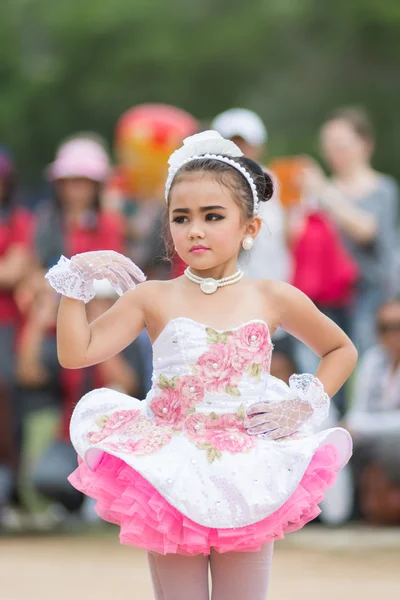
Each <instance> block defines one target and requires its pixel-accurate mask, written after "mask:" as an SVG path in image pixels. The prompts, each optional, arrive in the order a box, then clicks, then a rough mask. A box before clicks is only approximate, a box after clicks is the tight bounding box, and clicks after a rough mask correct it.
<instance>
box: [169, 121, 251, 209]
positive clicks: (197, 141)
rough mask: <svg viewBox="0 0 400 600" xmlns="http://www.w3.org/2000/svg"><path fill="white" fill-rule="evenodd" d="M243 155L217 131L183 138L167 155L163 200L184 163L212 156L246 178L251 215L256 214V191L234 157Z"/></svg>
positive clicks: (247, 173)
mask: <svg viewBox="0 0 400 600" xmlns="http://www.w3.org/2000/svg"><path fill="white" fill-rule="evenodd" d="M240 156H243V152H242V151H241V150H240V148H239V147H238V146H237V145H236V144H235V143H234V142H232V141H231V140H226V139H225V138H223V137H222V136H221V135H220V134H219V133H218V132H217V131H212V130H210V131H203V132H202V133H196V134H195V135H192V136H190V137H187V138H186V139H185V140H183V146H182V147H181V148H179V150H176V151H175V152H174V153H173V154H171V156H170V157H169V161H168V164H169V170H168V177H167V182H166V184H165V201H166V202H168V196H169V192H170V189H171V186H172V182H173V181H174V177H175V175H176V174H177V172H178V171H179V169H181V168H182V167H183V166H184V165H186V164H187V163H189V162H192V161H193V160H199V159H201V158H212V159H214V160H218V161H220V162H224V163H226V164H228V165H230V166H231V167H233V168H234V169H236V170H237V171H239V172H240V173H241V174H242V175H243V177H244V178H245V179H246V180H247V182H248V184H249V186H250V188H251V191H252V194H253V202H254V207H253V215H257V214H258V203H259V198H258V193H257V188H256V185H255V183H254V180H253V178H252V176H251V175H250V173H249V172H248V171H247V170H246V169H245V168H244V167H243V166H242V165H241V164H240V163H238V162H237V161H235V160H234V159H235V158H238V157H240Z"/></svg>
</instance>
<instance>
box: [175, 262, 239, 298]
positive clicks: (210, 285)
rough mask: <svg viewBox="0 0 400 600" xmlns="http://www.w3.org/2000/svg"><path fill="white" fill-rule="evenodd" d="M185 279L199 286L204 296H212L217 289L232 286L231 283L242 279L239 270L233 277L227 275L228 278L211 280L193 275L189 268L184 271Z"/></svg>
mask: <svg viewBox="0 0 400 600" xmlns="http://www.w3.org/2000/svg"><path fill="white" fill-rule="evenodd" d="M184 273H185V275H186V277H187V278H188V279H190V281H193V283H197V284H199V285H200V289H201V291H202V292H203V293H204V294H213V293H214V292H216V291H217V289H218V288H219V287H225V286H226V285H232V284H233V283H237V282H238V281H240V280H241V279H242V277H243V271H241V270H240V269H239V270H238V271H236V273H234V274H233V275H229V276H228V277H222V279H213V278H212V277H199V276H198V275H195V274H194V273H192V271H191V270H190V267H187V268H186V269H185V271H184Z"/></svg>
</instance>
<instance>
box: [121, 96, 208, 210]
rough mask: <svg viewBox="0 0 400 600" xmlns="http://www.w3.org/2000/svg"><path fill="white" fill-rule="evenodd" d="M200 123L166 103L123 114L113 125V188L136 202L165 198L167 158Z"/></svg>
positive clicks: (134, 109) (195, 130)
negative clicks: (115, 159) (114, 128)
mask: <svg viewBox="0 0 400 600" xmlns="http://www.w3.org/2000/svg"><path fill="white" fill-rule="evenodd" d="M198 128H199V124H198V122H197V121H196V119H195V118H194V117H192V116H191V115H190V114H188V113H187V112H185V111H183V110H181V109H179V108H176V107H174V106H168V105H166V104H143V105H140V106H136V107H134V108H131V109H130V110H128V111H127V112H126V113H124V114H123V115H122V117H121V118H120V119H119V121H118V123H117V126H116V134H115V150H116V156H117V163H118V167H117V171H116V175H115V178H114V179H115V181H114V185H115V187H116V188H118V189H120V190H121V191H124V192H125V193H127V194H129V195H131V196H133V197H135V198H136V199H137V200H139V201H142V200H147V199H150V200H152V199H158V198H163V196H164V184H165V180H166V177H167V171H168V158H169V156H170V155H171V154H172V152H174V150H176V149H177V148H179V147H180V145H181V144H182V141H183V140H184V138H186V137H188V136H190V135H193V134H194V133H196V132H197V131H198Z"/></svg>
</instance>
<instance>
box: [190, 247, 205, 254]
mask: <svg viewBox="0 0 400 600" xmlns="http://www.w3.org/2000/svg"><path fill="white" fill-rule="evenodd" d="M207 250H209V248H206V247H205V246H193V248H191V249H190V252H195V253H196V254H199V253H201V252H207Z"/></svg>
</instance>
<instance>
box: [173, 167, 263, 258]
mask: <svg viewBox="0 0 400 600" xmlns="http://www.w3.org/2000/svg"><path fill="white" fill-rule="evenodd" d="M169 221H170V229H171V236H172V240H173V243H174V246H175V249H176V252H177V253H178V255H179V256H180V258H181V259H182V260H183V261H184V262H185V263H186V264H188V265H189V266H190V267H193V268H194V269H196V270H206V269H212V268H213V267H216V266H219V265H223V264H225V263H228V262H229V261H230V260H232V259H233V260H235V261H236V258H237V256H238V254H239V250H240V247H241V243H242V241H243V239H244V237H245V236H246V235H247V234H250V235H251V234H254V233H255V234H256V233H258V229H259V225H261V223H260V224H258V220H257V219H253V220H252V221H251V222H249V223H247V222H246V221H245V220H244V218H243V213H242V211H241V209H240V207H239V206H238V204H237V202H236V201H235V199H234V196H233V194H232V192H231V191H230V190H229V189H228V188H227V187H225V186H224V185H221V184H220V183H218V181H216V180H215V179H214V178H213V177H212V176H210V175H208V174H206V173H202V174H199V173H192V174H187V175H185V178H184V179H182V180H181V181H178V182H177V183H176V184H174V185H173V187H172V190H171V193H170V204H169ZM254 237H255V236H254Z"/></svg>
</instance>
